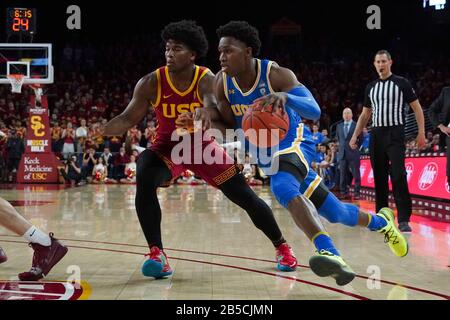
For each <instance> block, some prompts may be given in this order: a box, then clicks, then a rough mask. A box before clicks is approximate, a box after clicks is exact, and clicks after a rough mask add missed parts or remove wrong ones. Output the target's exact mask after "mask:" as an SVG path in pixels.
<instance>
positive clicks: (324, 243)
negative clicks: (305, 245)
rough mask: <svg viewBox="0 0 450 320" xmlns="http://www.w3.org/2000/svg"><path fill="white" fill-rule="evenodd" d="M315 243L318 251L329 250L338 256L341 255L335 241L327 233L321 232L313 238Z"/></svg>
mask: <svg viewBox="0 0 450 320" xmlns="http://www.w3.org/2000/svg"><path fill="white" fill-rule="evenodd" d="M313 242H314V245H315V246H316V249H317V251H320V250H327V251H329V252H331V253H333V254H335V255H337V256H340V255H341V254H340V253H339V251H337V249H336V247H335V246H334V243H333V240H331V238H330V236H329V235H328V233H326V232H319V233H318V234H317V235H315V236H314V237H313Z"/></svg>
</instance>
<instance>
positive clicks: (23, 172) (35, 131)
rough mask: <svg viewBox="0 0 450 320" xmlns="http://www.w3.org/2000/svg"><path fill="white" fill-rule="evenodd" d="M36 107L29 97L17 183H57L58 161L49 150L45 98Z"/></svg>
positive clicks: (49, 139) (46, 103) (32, 98)
mask: <svg viewBox="0 0 450 320" xmlns="http://www.w3.org/2000/svg"><path fill="white" fill-rule="evenodd" d="M41 99H42V101H41V106H40V107H36V104H35V99H34V96H32V97H31V99H30V102H31V106H32V107H31V108H30V112H29V120H28V128H27V137H26V140H25V153H24V154H23V156H22V159H21V160H20V165H19V170H18V172H17V182H19V183H58V176H59V174H58V168H57V167H58V159H57V158H56V156H55V154H54V153H53V152H52V150H51V138H50V125H49V116H48V102H47V97H46V96H42V97H41Z"/></svg>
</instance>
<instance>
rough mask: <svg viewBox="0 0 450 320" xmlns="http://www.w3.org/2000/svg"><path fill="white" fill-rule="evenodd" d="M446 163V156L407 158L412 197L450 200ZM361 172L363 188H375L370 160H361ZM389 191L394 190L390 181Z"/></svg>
mask: <svg viewBox="0 0 450 320" xmlns="http://www.w3.org/2000/svg"><path fill="white" fill-rule="evenodd" d="M446 163H447V158H446V157H445V156H444V157H442V156H441V157H413V158H406V160H405V168H406V173H407V180H408V188H409V192H410V193H411V194H412V195H419V196H426V197H433V198H440V199H448V200H450V192H449V191H448V189H447V176H446V170H445V169H446ZM360 172H361V186H362V187H368V188H375V182H374V180H373V171H372V166H371V164H370V159H361V166H360ZM389 190H392V183H391V180H390V179H389Z"/></svg>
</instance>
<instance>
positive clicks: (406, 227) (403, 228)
mask: <svg viewBox="0 0 450 320" xmlns="http://www.w3.org/2000/svg"><path fill="white" fill-rule="evenodd" d="M398 230H400V231H401V232H403V233H408V232H412V229H411V227H410V226H409V224H408V222H400V223H399V224H398Z"/></svg>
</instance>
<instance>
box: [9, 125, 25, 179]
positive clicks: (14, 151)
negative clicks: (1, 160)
mask: <svg viewBox="0 0 450 320" xmlns="http://www.w3.org/2000/svg"><path fill="white" fill-rule="evenodd" d="M6 150H7V152H8V172H9V177H8V180H9V182H13V175H14V176H15V174H16V172H17V169H18V168H19V163H20V159H21V158H22V154H23V153H24V151H25V144H24V143H23V139H21V138H19V137H18V136H17V132H16V130H14V129H13V130H11V131H10V136H9V137H8V141H7V143H6Z"/></svg>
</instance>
